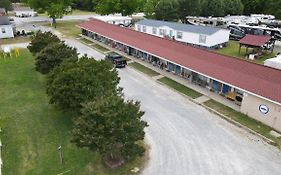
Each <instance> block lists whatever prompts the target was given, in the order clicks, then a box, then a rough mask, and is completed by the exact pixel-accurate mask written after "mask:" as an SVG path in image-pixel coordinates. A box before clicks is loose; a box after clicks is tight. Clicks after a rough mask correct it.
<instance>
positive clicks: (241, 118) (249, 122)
mask: <svg viewBox="0 0 281 175" xmlns="http://www.w3.org/2000/svg"><path fill="white" fill-rule="evenodd" d="M204 104H205V105H206V106H208V107H210V108H212V109H214V110H216V111H218V112H220V113H222V114H224V115H225V116H227V117H229V118H231V119H233V120H235V121H237V122H239V123H241V124H242V125H244V126H246V127H248V128H250V129H252V130H254V131H256V132H257V133H260V134H261V135H264V136H265V137H267V138H269V139H271V140H273V141H274V142H275V143H276V144H277V145H280V144H281V138H276V137H274V136H272V135H271V134H270V131H271V130H273V129H272V128H271V127H269V126H266V125H264V124H263V123H261V122H259V121H257V120H255V119H253V118H250V117H248V116H247V115H245V114H242V113H241V112H238V111H235V110H234V109H232V108H230V107H228V106H225V105H223V104H221V103H219V102H217V101H215V100H209V101H207V102H205V103H204Z"/></svg>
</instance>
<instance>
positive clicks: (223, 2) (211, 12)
mask: <svg viewBox="0 0 281 175" xmlns="http://www.w3.org/2000/svg"><path fill="white" fill-rule="evenodd" d="M280 5H281V0H74V1H73V7H75V8H78V9H82V10H89V11H97V12H99V13H101V14H110V13H123V14H125V15H131V14H132V13H133V12H145V13H146V15H148V16H149V17H154V18H159V19H161V18H163V17H159V16H162V15H164V16H165V17H164V18H165V19H168V20H169V18H171V17H166V16H172V17H173V18H172V19H173V20H175V19H177V18H178V19H183V17H185V16H189V15H192V16H225V15H241V14H245V15H249V14H257V13H258V14H260V13H263V14H272V15H275V16H276V17H277V18H279V19H281V8H280Z"/></svg>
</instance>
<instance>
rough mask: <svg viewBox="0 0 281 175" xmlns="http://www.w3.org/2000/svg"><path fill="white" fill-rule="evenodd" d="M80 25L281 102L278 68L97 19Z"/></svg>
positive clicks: (280, 80) (280, 79)
mask: <svg viewBox="0 0 281 175" xmlns="http://www.w3.org/2000/svg"><path fill="white" fill-rule="evenodd" d="M80 27H81V28H84V29H87V30H89V31H92V32H95V33H97V34H100V35H103V36H106V37H108V38H110V39H112V40H115V41H118V42H120V43H123V44H126V45H128V46H131V47H134V48H137V49H140V50H143V51H146V52H148V53H151V54H154V55H156V56H158V57H161V58H164V59H166V60H169V61H171V62H174V63H176V64H178V65H181V66H183V67H186V68H188V69H191V70H193V71H196V72H198V73H201V74H203V75H207V76H209V77H211V78H214V79H217V80H220V81H222V82H225V83H227V84H229V85H232V86H235V87H238V88H241V89H243V90H246V91H248V92H251V93H253V94H256V95H259V96H262V97H264V98H266V99H269V100H271V101H274V102H277V103H279V104H280V103H281V71H279V70H277V69H273V68H269V67H265V66H262V65H258V64H255V63H251V62H248V61H244V60H240V59H237V58H233V57H229V56H224V55H220V54H217V53H214V52H211V51H207V50H203V49H198V48H195V47H191V46H187V45H184V44H181V43H178V42H175V41H170V40H167V39H163V38H160V37H156V36H152V35H149V34H145V33H141V32H137V31H134V30H131V29H128V28H122V27H119V26H116V25H112V24H108V23H105V22H102V21H99V20H96V19H91V20H90V21H87V22H84V23H82V24H80Z"/></svg>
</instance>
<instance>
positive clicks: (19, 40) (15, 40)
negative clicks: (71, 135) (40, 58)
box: [0, 37, 30, 45]
mask: <svg viewBox="0 0 281 175" xmlns="http://www.w3.org/2000/svg"><path fill="white" fill-rule="evenodd" d="M26 42H30V38H29V37H16V38H7V39H0V45H1V44H14V43H26Z"/></svg>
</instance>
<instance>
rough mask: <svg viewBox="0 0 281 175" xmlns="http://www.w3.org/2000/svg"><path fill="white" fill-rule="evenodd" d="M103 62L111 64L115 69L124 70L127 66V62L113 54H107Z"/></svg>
mask: <svg viewBox="0 0 281 175" xmlns="http://www.w3.org/2000/svg"><path fill="white" fill-rule="evenodd" d="M105 60H108V61H110V62H112V63H113V64H114V65H115V67H116V68H124V67H126V65H127V60H126V59H125V58H123V57H122V56H121V55H119V54H118V53H115V52H110V53H108V54H107V55H106V56H105Z"/></svg>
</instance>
